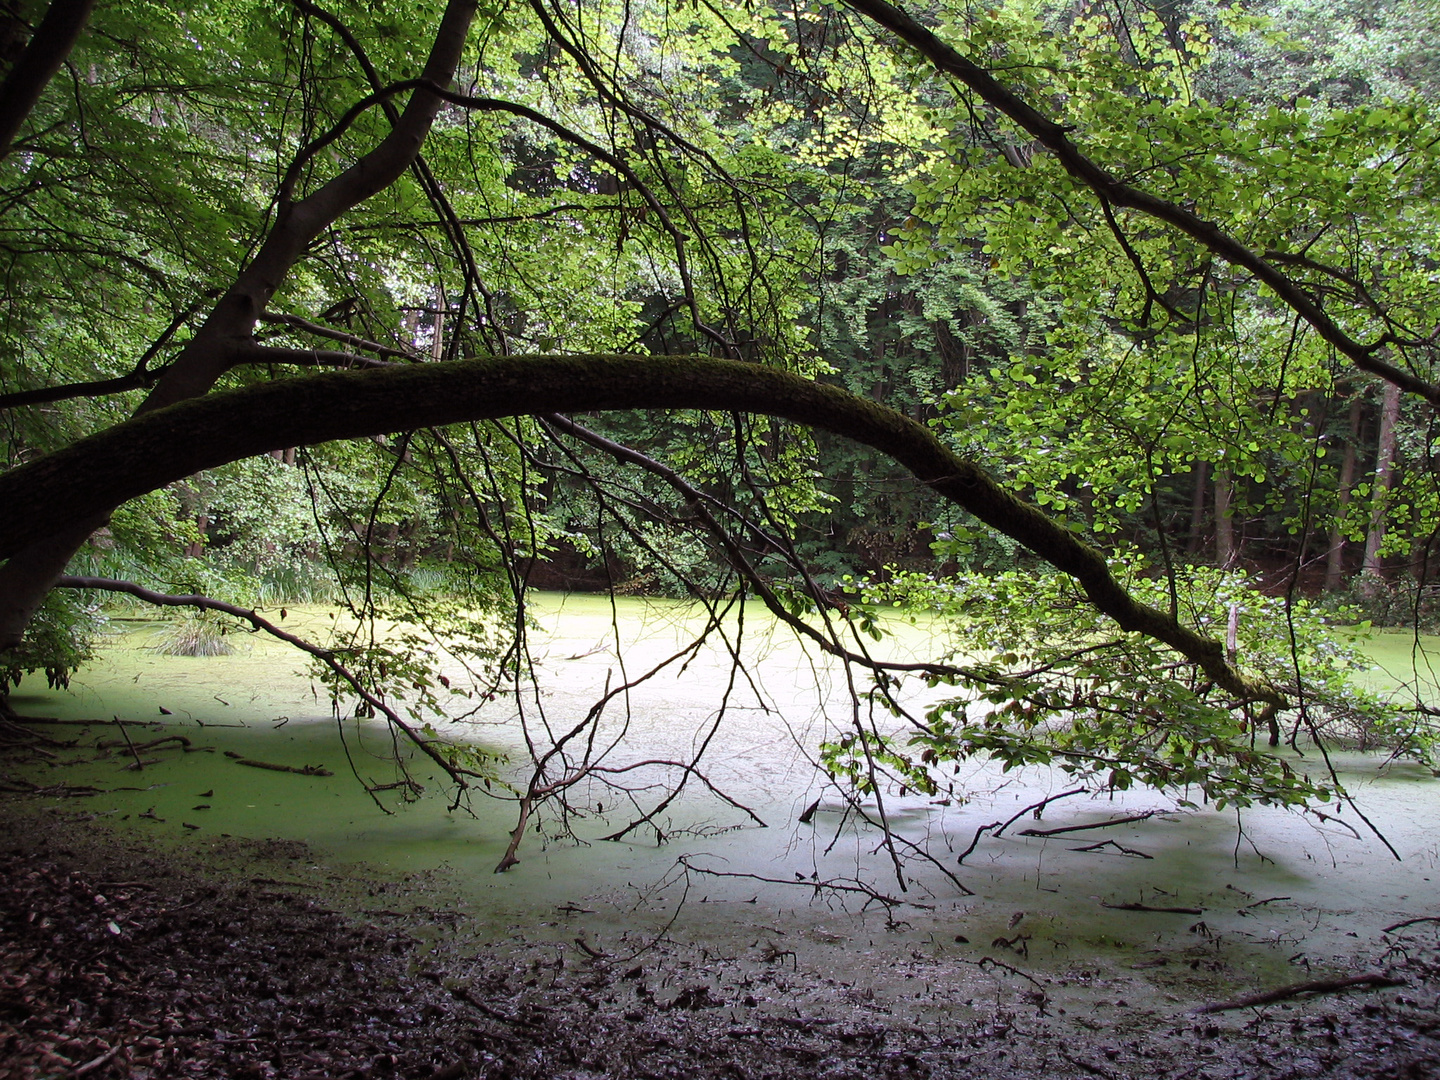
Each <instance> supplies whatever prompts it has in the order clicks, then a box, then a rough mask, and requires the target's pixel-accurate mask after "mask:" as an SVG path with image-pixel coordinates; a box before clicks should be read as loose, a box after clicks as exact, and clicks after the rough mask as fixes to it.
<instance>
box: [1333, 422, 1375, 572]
mask: <svg viewBox="0 0 1440 1080" xmlns="http://www.w3.org/2000/svg"><path fill="white" fill-rule="evenodd" d="M1364 408H1365V403H1364V401H1363V400H1362V399H1361V397H1360V395H1359V394H1356V395H1355V396H1354V397H1353V398H1351V399H1350V435H1349V438H1347V439H1346V440H1345V456H1344V457H1343V458H1342V459H1341V461H1340V491H1339V499H1338V501H1337V503H1336V506H1335V522H1334V524H1333V525H1331V527H1330V550H1329V552H1328V553H1327V554H1326V556H1325V589H1326V591H1328V592H1336V591H1337V590H1339V589H1340V588H1341V587H1342V586H1343V585H1344V584H1345V530H1344V528H1343V524H1344V521H1345V511H1346V510H1347V509H1349V507H1350V489H1351V488H1352V487H1354V486H1355V447H1356V446H1358V445H1359V443H1360V421H1361V419H1362V418H1363V416H1364Z"/></svg>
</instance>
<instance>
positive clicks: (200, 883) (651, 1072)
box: [0, 796, 1440, 1080]
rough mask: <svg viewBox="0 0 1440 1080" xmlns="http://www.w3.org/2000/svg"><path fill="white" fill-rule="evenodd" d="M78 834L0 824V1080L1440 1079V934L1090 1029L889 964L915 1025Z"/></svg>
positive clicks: (411, 884) (1068, 1011)
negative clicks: (1263, 994) (1346, 965)
mask: <svg viewBox="0 0 1440 1080" xmlns="http://www.w3.org/2000/svg"><path fill="white" fill-rule="evenodd" d="M87 817H89V815H87V814H86V813H85V811H84V809H83V804H82V802H81V800H74V799H69V800H62V801H58V802H57V801H56V800H54V799H46V798H43V797H35V796H7V797H5V798H4V800H3V801H0V821H3V825H4V830H5V841H4V843H3V845H0V862H3V876H0V1080H10V1078H12V1077H13V1078H22V1077H23V1078H32V1077H33V1078H39V1077H47V1076H59V1075H65V1076H85V1077H96V1078H121V1077H135V1078H141V1077H168V1076H176V1077H256V1078H270V1077H286V1078H296V1077H305V1078H310V1077H404V1078H407V1080H408V1078H412V1077H413V1078H417V1080H420V1078H439V1077H452V1078H460V1077H474V1078H482V1077H483V1078H490V1077H494V1078H508V1077H565V1078H571V1080H582V1078H598V1077H682V1076H683V1077H744V1078H751V1077H753V1078H762V1077H774V1078H784V1077H801V1076H804V1077H816V1076H823V1077H829V1078H837V1080H842V1078H850V1077H854V1078H860V1077H891V1076H894V1077H901V1076H905V1077H936V1078H941V1077H972V1076H991V1077H1015V1078H1020V1077H1026V1078H1029V1077H1042V1076H1044V1077H1072V1076H1073V1077H1147V1078H1149V1077H1166V1078H1170V1080H1204V1078H1209V1080H1220V1078H1240V1077H1247V1078H1248V1077H1256V1078H1266V1080H1269V1078H1275V1080H1280V1078H1301V1077H1356V1078H1359V1077H1395V1078H1401V1077H1405V1078H1410V1077H1415V1078H1418V1077H1433V1076H1436V1075H1440V1008H1437V1005H1440V930H1437V925H1440V924H1437V923H1434V922H1421V923H1417V924H1415V925H1413V926H1410V927H1405V928H1402V929H1400V930H1397V931H1396V932H1394V933H1393V934H1390V935H1385V936H1384V937H1383V938H1382V939H1381V940H1378V941H1375V942H1357V950H1356V954H1355V956H1354V958H1353V961H1352V962H1351V964H1350V970H1346V971H1340V970H1336V971H1331V972H1319V971H1316V972H1310V973H1306V972H1299V973H1298V974H1299V975H1300V976H1305V975H1307V974H1308V975H1313V976H1315V977H1319V976H1321V975H1326V974H1329V975H1337V974H1338V975H1345V974H1354V973H1356V972H1358V971H1374V972H1376V973H1383V974H1385V975H1387V976H1388V977H1391V978H1394V979H1400V980H1404V983H1403V985H1399V986H1393V987H1361V988H1356V989H1353V990H1351V991H1348V992H1343V993H1333V994H1321V995H1304V996H1297V997H1294V998H1291V999H1288V1000H1284V1001H1281V1002H1276V1003H1272V1004H1268V1005H1261V1006H1254V1007H1250V1008H1244V1009H1237V1010H1233V1011H1227V1012H1223V1013H1219V1014H1216V1015H1197V1014H1196V1013H1195V1012H1194V1011H1193V1008H1187V1007H1185V1004H1184V1003H1177V1002H1175V1001H1164V1000H1148V999H1146V1000H1142V999H1140V998H1138V997H1137V998H1136V1000H1134V1001H1130V1000H1126V999H1122V998H1119V997H1117V998H1115V999H1113V1000H1102V1001H1100V1002H1099V1003H1098V1004H1097V1003H1096V1002H1095V1000H1094V995H1093V991H1094V987H1093V986H1091V987H1090V988H1089V989H1090V990H1091V991H1092V993H1091V994H1090V995H1089V996H1087V998H1086V999H1085V1003H1084V1004H1083V1005H1082V1003H1081V1002H1080V1001H1078V1000H1071V999H1070V998H1067V995H1066V989H1065V986H1064V985H1062V983H1063V980H1057V979H1055V978H1053V977H1041V978H1040V979H1038V980H1037V979H1034V978H1032V977H1028V976H1026V975H1024V974H1023V973H1022V969H1021V968H1020V967H1018V966H1015V965H1006V964H1005V962H1004V961H1003V960H1000V962H999V963H998V964H995V963H992V964H991V965H990V966H989V967H988V968H982V971H983V973H984V974H986V975H987V977H988V978H987V979H985V980H982V984H981V985H982V988H983V992H976V986H977V983H976V981H975V975H976V974H977V973H976V972H975V971H973V970H972V971H966V972H964V973H959V972H953V971H945V970H942V969H941V968H940V967H939V966H937V965H935V964H934V963H932V962H930V961H929V959H928V958H926V957H923V956H921V955H920V954H919V953H913V952H912V953H910V954H909V955H905V954H903V953H900V954H899V955H897V956H896V957H895V958H893V962H894V963H895V964H896V965H898V966H900V967H902V968H903V967H904V966H905V965H909V967H910V974H911V976H913V981H912V983H911V985H913V986H914V988H915V989H914V991H913V997H914V1000H915V1001H917V1002H919V1001H922V1000H928V1001H929V1002H930V1003H931V1007H928V1008H926V1009H924V1010H911V1009H909V1008H907V1007H906V1004H905V1002H904V1001H903V1000H901V999H899V998H897V997H895V996H890V997H881V996H877V995H875V994H874V993H873V992H872V991H866V990H862V989H859V988H857V987H855V986H853V985H850V986H847V985H846V984H844V983H843V982H840V981H837V980H835V979H833V978H831V977H828V976H826V975H825V974H824V973H823V972H822V971H819V970H807V966H808V965H807V964H805V963H802V962H801V961H800V960H799V959H798V958H797V957H796V956H795V955H794V954H793V953H788V952H787V950H786V949H785V948H784V947H783V945H784V943H783V942H781V943H779V944H773V945H772V946H769V947H766V948H762V949H755V950H749V951H747V952H746V953H745V954H743V955H728V956H727V955H722V954H720V953H719V952H717V951H716V950H714V949H711V948H708V947H707V946H706V945H705V944H704V943H687V942H681V941H673V940H667V939H664V938H662V939H659V940H656V939H654V938H646V939H643V940H641V939H639V938H637V939H635V940H629V941H611V942H607V943H605V944H604V945H597V944H596V943H593V942H591V941H589V940H587V938H586V934H585V920H584V913H583V911H579V912H557V913H556V914H555V919H554V920H553V921H551V920H547V925H546V926H544V927H541V926H536V927H534V928H533V930H534V931H535V933H533V934H532V933H527V930H528V929H531V928H527V927H523V926H521V927H514V928H512V931H511V932H510V933H509V934H508V935H507V936H505V937H504V938H503V939H495V938H494V937H493V936H492V937H490V938H488V939H483V940H482V939H480V938H478V937H477V936H475V934H474V933H473V932H471V930H470V929H469V928H468V927H467V919H466V917H465V911H464V903H463V901H462V900H460V899H459V898H458V894H456V893H455V892H454V891H453V890H451V889H449V887H448V886H447V882H446V881H445V876H444V873H443V872H436V873H432V874H410V875H397V874H393V873H391V874H388V875H387V874H384V873H380V872H376V873H374V874H370V873H359V872H357V871H356V869H355V868H354V867H345V868H334V867H330V866H326V865H325V864H324V863H323V862H321V861H319V860H318V859H317V856H316V855H315V853H314V852H313V851H311V850H310V849H308V848H306V847H305V846H304V845H302V844H298V843H294V842H288V841H247V840H243V839H239V838H229V839H205V840H201V839H200V838H198V837H197V838H195V841H194V843H193V844H191V845H189V846H187V847H184V848H177V847H175V846H173V845H171V846H167V845H165V844H163V843H157V842H153V841H149V840H146V839H145V838H143V837H141V836H138V835H136V834H135V833H133V832H124V831H121V832H116V831H113V830H110V829H107V828H106V827H105V826H104V825H103V823H101V822H99V821H95V820H86V819H87ZM895 947H896V950H897V952H898V951H899V950H901V949H902V948H903V947H904V946H902V943H901V942H899V941H896V942H895ZM1002 955H1003V953H1002ZM997 959H998V957H997ZM1011 959H1013V958H1011ZM962 974H963V976H964V978H963V980H962V979H961V977H960V976H961V975H962ZM1094 977H1095V979H1097V980H1101V981H1102V982H1103V980H1104V977H1105V973H1101V972H1096V973H1094ZM947 979H953V980H954V985H953V986H950V987H948V988H947V986H946V985H944V984H945V982H946V980H947ZM962 985H963V987H964V988H966V989H965V992H967V993H968V994H969V997H968V998H966V999H964V1000H959V999H958V998H957V997H956V996H955V995H954V994H953V993H952V994H951V995H950V997H949V998H948V999H947V1000H949V1001H951V1002H953V1005H952V1006H951V1007H949V1008H946V1009H942V1010H939V1011H938V1012H937V1010H936V1009H935V1008H934V1007H933V1003H934V1000H935V999H936V998H937V996H944V995H945V994H946V993H947V992H948V991H953V990H954V989H955V987H956V986H962ZM1115 986H1116V988H1117V992H1130V993H1131V994H1132V996H1134V995H1133V990H1134V986H1133V985H1131V986H1129V987H1128V988H1127V987H1125V986H1123V985H1122V984H1121V983H1120V982H1116V983H1115ZM1219 986H1220V984H1218V983H1217V991H1218V990H1219ZM1234 989H1236V990H1243V989H1255V988H1234ZM1220 996H1225V995H1220ZM1232 996H1233V995H1232ZM1067 1004H1068V1005H1069V1007H1067ZM937 1016H938V1017H939V1018H938V1019H937V1018H936V1017H937Z"/></svg>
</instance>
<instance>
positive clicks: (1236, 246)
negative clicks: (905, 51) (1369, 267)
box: [844, 0, 1440, 408]
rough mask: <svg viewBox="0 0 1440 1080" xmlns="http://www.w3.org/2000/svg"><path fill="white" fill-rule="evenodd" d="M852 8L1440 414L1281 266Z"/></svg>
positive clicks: (921, 35) (957, 61)
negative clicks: (1136, 182)
mask: <svg viewBox="0 0 1440 1080" xmlns="http://www.w3.org/2000/svg"><path fill="white" fill-rule="evenodd" d="M844 3H845V6H847V7H849V8H850V9H851V10H852V11H855V12H858V13H859V14H860V15H863V16H864V17H865V18H866V19H868V20H870V21H871V22H873V23H874V24H875V25H877V26H879V27H881V28H882V29H884V30H887V31H889V32H890V33H892V34H894V35H895V36H896V37H897V38H899V39H900V40H901V41H903V42H905V43H906V44H907V45H909V46H910V47H911V48H913V49H915V50H916V51H917V52H919V53H920V54H921V55H922V56H924V57H925V59H927V60H928V61H930V63H931V64H933V65H934V67H935V69H936V70H937V71H940V72H942V73H944V74H946V75H949V76H951V77H953V78H954V79H956V80H958V81H959V82H961V83H963V84H964V85H965V86H966V87H968V88H969V89H970V90H971V91H972V92H973V93H975V94H976V95H978V96H979V97H980V98H981V99H982V100H983V101H985V102H986V103H987V104H989V105H991V106H992V107H993V108H995V109H997V110H999V111H1000V112H1001V113H1003V114H1004V115H1005V116H1007V117H1009V118H1010V120H1012V121H1013V122H1014V123H1015V124H1016V125H1017V126H1019V127H1020V128H1021V129H1023V130H1024V131H1026V132H1027V133H1029V134H1030V135H1031V136H1032V137H1033V138H1034V139H1035V140H1036V141H1037V142H1038V143H1039V144H1040V145H1041V146H1043V147H1045V148H1046V149H1047V150H1049V151H1050V152H1051V153H1052V154H1054V155H1055V158H1056V160H1057V161H1059V162H1060V164H1061V166H1062V167H1063V168H1064V169H1065V171H1066V172H1068V173H1069V174H1070V175H1071V176H1072V177H1074V178H1075V179H1076V180H1077V181H1079V182H1080V183H1081V184H1083V185H1084V186H1085V187H1087V188H1089V189H1090V190H1091V191H1092V192H1094V193H1095V196H1096V197H1097V198H1098V199H1100V201H1101V204H1102V205H1103V206H1107V207H1115V206H1120V207H1125V208H1127V209H1130V210H1135V211H1137V212H1139V213H1141V214H1145V215H1147V216H1148V217H1151V218H1154V219H1155V220H1156V221H1161V222H1164V223H1165V224H1166V225H1169V226H1170V227H1171V228H1174V229H1176V230H1178V231H1179V232H1181V233H1184V234H1185V235H1186V236H1188V237H1190V238H1191V239H1193V240H1196V241H1198V242H1199V243H1200V244H1202V245H1204V246H1205V247H1206V248H1208V249H1209V250H1210V251H1212V252H1214V253H1215V254H1216V255H1217V256H1218V257H1219V258H1221V259H1223V260H1224V261H1226V262H1228V263H1230V264H1231V265H1232V266H1236V267H1239V268H1240V269H1242V270H1245V271H1248V272H1249V273H1250V274H1251V275H1252V276H1253V277H1254V278H1255V280H1257V281H1259V282H1260V283H1261V284H1263V285H1265V286H1266V287H1268V288H1269V289H1271V290H1272V291H1273V292H1274V293H1275V295H1276V296H1278V297H1279V298H1280V299H1281V300H1282V301H1283V302H1284V303H1285V304H1287V305H1288V306H1289V307H1290V308H1291V309H1292V310H1293V311H1294V312H1295V313H1296V314H1298V315H1299V316H1300V317H1301V318H1302V319H1304V320H1305V322H1307V323H1308V324H1309V325H1310V326H1312V327H1313V328H1314V329H1315V331H1316V332H1317V333H1318V334H1319V335H1320V336H1321V337H1322V338H1323V339H1324V340H1325V341H1326V342H1327V343H1328V344H1330V345H1332V346H1333V347H1334V348H1335V349H1336V351H1337V352H1339V353H1340V354H1341V355H1342V356H1344V357H1346V358H1347V359H1348V360H1349V361H1350V362H1351V363H1353V364H1354V365H1355V366H1356V367H1358V368H1360V370H1362V371H1367V372H1369V373H1370V374H1372V375H1376V376H1378V377H1379V378H1382V379H1385V380H1387V381H1389V382H1392V383H1394V384H1395V385H1396V386H1398V387H1400V388H1401V389H1402V390H1405V391H1407V392H1408V393H1411V394H1415V395H1417V396H1418V397H1421V398H1424V399H1425V400H1426V401H1428V402H1429V403H1430V404H1431V405H1433V406H1435V407H1437V408H1440V385H1436V384H1435V383H1433V382H1430V381H1428V380H1426V379H1422V378H1420V377H1419V376H1417V375H1415V374H1413V373H1412V372H1409V371H1406V370H1405V369H1404V368H1400V367H1397V366H1395V365H1394V364H1390V363H1387V362H1386V361H1385V360H1382V359H1381V358H1380V356H1379V355H1378V354H1379V352H1380V350H1381V349H1382V348H1383V346H1384V345H1385V344H1386V339H1385V338H1381V339H1380V340H1379V341H1376V342H1373V343H1370V344H1365V343H1363V342H1360V341H1357V340H1355V338H1353V337H1351V336H1350V335H1349V334H1347V333H1346V332H1345V331H1344V330H1343V329H1342V328H1341V327H1340V325H1339V324H1338V323H1336V322H1335V320H1334V319H1332V318H1331V317H1330V316H1329V315H1328V314H1327V313H1326V312H1325V309H1324V308H1322V307H1321V306H1320V305H1319V304H1318V303H1316V302H1315V301H1314V299H1312V298H1311V297H1310V296H1309V295H1308V294H1307V293H1306V291H1305V289H1304V288H1303V287H1302V286H1301V285H1300V284H1299V283H1298V282H1296V281H1295V280H1294V279H1293V278H1291V277H1290V276H1289V275H1288V274H1286V273H1285V272H1283V271H1282V270H1281V269H1280V268H1279V267H1278V266H1276V265H1275V264H1276V262H1277V261H1279V260H1276V259H1274V258H1273V257H1267V256H1266V255H1264V254H1261V253H1260V252H1257V251H1255V250H1254V249H1253V248H1251V247H1250V246H1248V245H1247V244H1245V243H1244V242H1243V241H1242V240H1240V239H1239V238H1238V237H1235V236H1232V235H1231V234H1230V233H1228V232H1226V231H1225V230H1224V229H1223V228H1221V227H1220V226H1219V225H1218V224H1216V223H1215V222H1213V221H1206V220H1205V219H1204V218H1202V217H1200V216H1199V215H1198V214H1194V213H1192V212H1191V211H1189V210H1186V209H1185V208H1184V207H1182V206H1179V205H1177V204H1176V203H1173V202H1170V201H1168V200H1166V199H1162V198H1160V197H1159V196H1158V195H1154V194H1152V193H1150V192H1148V191H1146V190H1144V189H1143V188H1139V187H1136V186H1134V185H1132V184H1127V183H1125V182H1124V181H1122V180H1121V179H1120V178H1119V177H1117V176H1115V175H1114V174H1113V173H1111V172H1110V171H1109V170H1107V169H1106V168H1105V167H1104V166H1102V165H1100V164H1099V163H1098V162H1096V161H1094V160H1093V159H1091V158H1090V157H1089V156H1088V155H1086V154H1085V152H1084V151H1083V150H1082V149H1081V148H1080V147H1079V146H1078V145H1077V144H1076V143H1075V141H1074V140H1073V139H1071V138H1070V135H1069V130H1068V129H1067V128H1065V127H1064V126H1062V125H1061V124H1057V123H1056V122H1055V121H1054V120H1052V119H1050V118H1049V117H1048V116H1046V115H1045V114H1044V113H1042V112H1040V111H1039V110H1038V109H1036V108H1035V107H1034V106H1032V105H1031V104H1030V103H1029V102H1027V101H1025V100H1024V99H1023V98H1021V97H1020V96H1019V95H1018V94H1016V93H1014V92H1013V91H1011V90H1008V89H1007V88H1006V87H1005V86H1004V85H1002V84H1001V83H1000V82H999V81H998V80H997V79H996V78H995V77H994V76H993V75H991V74H990V72H988V71H986V70H985V69H984V68H983V67H981V66H980V65H978V64H976V63H975V62H974V61H973V60H971V59H969V58H968V57H967V56H965V55H964V54H963V53H961V52H960V51H959V50H957V49H956V48H954V47H953V46H951V45H950V44H948V43H947V42H945V41H943V40H942V39H941V38H939V37H938V36H936V34H935V33H934V32H932V31H931V30H930V29H929V28H928V27H926V26H924V25H923V24H922V23H920V22H919V20H917V19H915V18H914V17H913V16H912V15H910V14H908V13H907V12H905V11H903V10H902V9H900V8H898V7H896V6H895V5H894V4H891V3H888V2H887V0H844Z"/></svg>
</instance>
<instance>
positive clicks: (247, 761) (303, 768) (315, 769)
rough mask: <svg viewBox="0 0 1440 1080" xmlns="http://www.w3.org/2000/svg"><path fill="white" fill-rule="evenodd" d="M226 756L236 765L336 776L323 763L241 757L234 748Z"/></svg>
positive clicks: (309, 774)
mask: <svg viewBox="0 0 1440 1080" xmlns="http://www.w3.org/2000/svg"><path fill="white" fill-rule="evenodd" d="M225 756H226V757H228V758H229V759H230V760H231V761H233V762H235V764H236V765H249V766H250V768H252V769H269V770H270V771H271V772H288V773H295V774H296V775H298V776H334V775H335V774H334V773H333V772H331V771H330V770H329V769H327V768H325V767H324V766H322V765H278V764H276V763H275V762H273V761H256V760H255V759H254V758H247V757H241V756H240V755H239V754H237V753H235V751H233V750H226V751H225Z"/></svg>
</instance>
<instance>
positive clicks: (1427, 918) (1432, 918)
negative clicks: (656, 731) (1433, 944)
mask: <svg viewBox="0 0 1440 1080" xmlns="http://www.w3.org/2000/svg"><path fill="white" fill-rule="evenodd" d="M1422 922H1440V915H1420V916H1418V917H1417V918H1414V919H1406V920H1405V921H1404V922H1397V923H1396V924H1395V925H1394V926H1387V927H1385V929H1384V930H1382V931H1380V932H1381V933H1382V934H1390V933H1394V932H1395V931H1396V930H1400V929H1402V928H1404V927H1406V926H1414V925H1415V924H1416V923H1422Z"/></svg>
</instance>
